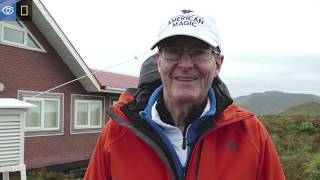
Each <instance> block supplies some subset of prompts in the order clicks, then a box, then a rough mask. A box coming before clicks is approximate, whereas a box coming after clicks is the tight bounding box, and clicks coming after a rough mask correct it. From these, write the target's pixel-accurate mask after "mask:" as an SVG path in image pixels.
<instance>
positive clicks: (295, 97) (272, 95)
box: [234, 91, 320, 115]
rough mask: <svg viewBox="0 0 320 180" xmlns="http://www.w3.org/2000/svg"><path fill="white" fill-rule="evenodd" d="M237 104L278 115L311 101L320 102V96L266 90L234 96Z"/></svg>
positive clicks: (264, 113) (259, 111)
mask: <svg viewBox="0 0 320 180" xmlns="http://www.w3.org/2000/svg"><path fill="white" fill-rule="evenodd" d="M234 101H235V102H236V104H238V105H239V106H240V107H243V108H245V109H247V110H249V111H251V112H253V113H255V114H256V115H278V114H279V113H282V112H284V111H286V110H287V109H289V108H291V107H294V106H298V105H301V104H304V103H309V102H318V103H320V96H316V95H312V94H296V93H285V92H280V91H266V92H263V93H252V94H250V95H248V96H240V97H237V98H234Z"/></svg>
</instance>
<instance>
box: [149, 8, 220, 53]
mask: <svg viewBox="0 0 320 180" xmlns="http://www.w3.org/2000/svg"><path fill="white" fill-rule="evenodd" d="M179 35H183V36H191V37H194V38H197V39H200V40H202V41H204V42H206V43H208V44H209V45H211V46H212V47H219V48H220V49H221V41H220V36H219V33H218V28H217V25H216V22H215V20H214V19H213V18H212V17H210V16H201V15H198V14H196V13H194V12H193V11H191V10H181V11H180V13H179V14H177V15H175V16H172V17H171V18H169V19H167V20H166V21H164V22H163V23H162V24H161V26H160V30H159V34H158V38H157V40H156V42H155V43H154V44H153V45H152V46H151V50H152V49H154V48H155V47H156V46H157V45H158V44H159V43H160V42H161V41H162V40H164V39H166V38H169V37H173V36H179Z"/></svg>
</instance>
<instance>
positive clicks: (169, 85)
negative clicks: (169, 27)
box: [157, 36, 223, 104]
mask: <svg viewBox="0 0 320 180" xmlns="http://www.w3.org/2000/svg"><path fill="white" fill-rule="evenodd" d="M166 48H167V49H166ZM170 48H171V49H170ZM181 48H182V49H189V50H190V49H193V50H192V51H193V52H192V55H193V57H192V58H191V55H190V51H189V52H188V51H185V52H183V54H182V55H181V57H180V58H178V59H177V60H173V59H170V58H169V57H170V56H164V52H163V51H164V50H163V49H166V50H167V51H166V53H167V52H169V53H170V52H173V53H174V52H176V50H175V49H181ZM168 49H169V50H168ZM203 49H205V50H206V51H205V52H208V51H209V52H210V53H211V50H209V49H210V47H209V46H208V44H206V43H204V42H203V41H200V40H198V39H196V38H192V37H187V36H176V37H172V38H168V39H167V40H165V41H164V42H162V43H161V44H160V50H159V53H158V54H157V62H158V70H159V73H160V76H161V80H162V84H163V89H164V91H163V93H164V94H163V95H164V97H165V99H169V100H170V101H174V102H176V103H186V102H194V103H195V104H200V103H202V102H203V101H204V100H205V99H206V98H207V96H208V90H209V88H210V87H211V84H212V81H213V79H214V78H215V77H216V76H217V75H218V73H219V71H220V68H221V65H222V62H223V55H214V54H213V55H212V57H211V58H210V59H209V60H208V59H206V60H201V59H199V58H198V59H197V58H196V57H198V54H199V53H201V52H202V51H201V50H203ZM198 50H200V51H199V52H198ZM169 53H167V54H165V55H168V54H169ZM169 55H170V54H169ZM166 57H167V58H166ZM176 57H177V56H176ZM200 57H201V56H200ZM175 59H176V58H175Z"/></svg>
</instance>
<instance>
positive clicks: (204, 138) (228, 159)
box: [84, 93, 285, 180]
mask: <svg viewBox="0 0 320 180" xmlns="http://www.w3.org/2000/svg"><path fill="white" fill-rule="evenodd" d="M132 99H133V97H132V94H130V93H129V94H123V95H122V96H121V97H120V102H119V103H118V104H117V105H116V106H114V107H112V111H113V113H111V116H112V117H113V118H111V119H110V120H109V121H108V122H107V124H106V126H105V127H104V129H103V131H102V133H101V135H100V137H99V139H98V141H97V145H96V148H95V150H94V153H93V155H92V158H91V160H90V163H89V166H88V169H87V172H86V175H85V178H84V179H85V180H111V179H113V180H133V179H137V180H169V179H170V180H173V179H178V180H180V179H181V180H182V179H186V180H284V179H285V176H284V173H283V170H282V168H281V164H280V161H279V157H278V154H277V152H276V150H275V147H274V145H273V144H272V142H271V138H270V136H269V135H268V132H267V130H266V129H265V127H264V126H263V124H262V123H261V122H260V121H259V120H258V119H257V118H256V117H255V116H254V115H252V114H251V113H249V112H247V111H245V110H244V109H241V108H239V107H237V106H236V105H235V104H234V103H232V104H231V105H229V106H228V107H227V108H225V109H224V110H223V111H222V112H221V113H220V114H219V115H218V116H217V117H216V118H213V119H211V120H210V121H214V122H215V127H214V128H212V129H210V130H209V131H207V132H205V133H204V134H202V135H201V137H199V139H198V140H197V141H196V143H195V145H194V147H193V150H192V153H191V155H190V159H189V161H188V165H187V168H186V169H185V170H184V175H183V176H179V175H177V173H176V170H175V169H174V166H172V162H171V161H170V158H167V157H166V153H165V152H164V151H163V150H161V148H159V145H157V142H155V141H153V140H152V138H151V137H150V135H149V137H148V135H146V134H144V133H143V132H141V131H140V130H139V128H137V127H135V125H134V124H133V123H132V121H131V120H130V119H128V117H127V115H126V114H124V113H123V111H122V110H121V109H120V108H121V107H122V106H123V105H124V104H125V103H126V102H129V101H131V100H132ZM150 139H151V140H150Z"/></svg>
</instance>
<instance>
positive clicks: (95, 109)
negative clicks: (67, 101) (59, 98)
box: [74, 100, 102, 129]
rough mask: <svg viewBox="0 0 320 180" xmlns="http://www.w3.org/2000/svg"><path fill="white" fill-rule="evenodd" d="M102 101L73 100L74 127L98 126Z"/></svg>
mask: <svg viewBox="0 0 320 180" xmlns="http://www.w3.org/2000/svg"><path fill="white" fill-rule="evenodd" d="M101 112H102V102H101V101H95V100H75V112H74V113H75V128H76V129H83V128H99V127H101V121H102V113H101Z"/></svg>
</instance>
